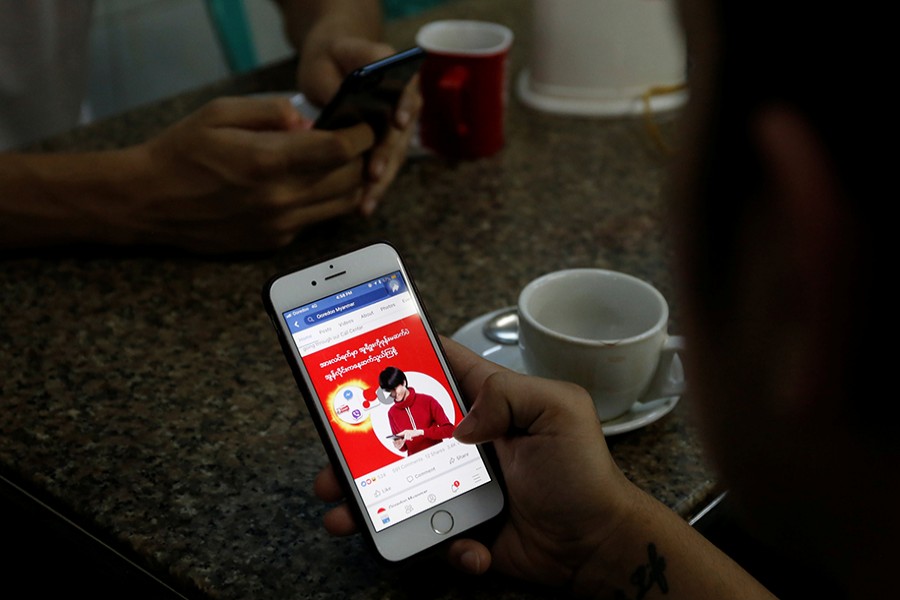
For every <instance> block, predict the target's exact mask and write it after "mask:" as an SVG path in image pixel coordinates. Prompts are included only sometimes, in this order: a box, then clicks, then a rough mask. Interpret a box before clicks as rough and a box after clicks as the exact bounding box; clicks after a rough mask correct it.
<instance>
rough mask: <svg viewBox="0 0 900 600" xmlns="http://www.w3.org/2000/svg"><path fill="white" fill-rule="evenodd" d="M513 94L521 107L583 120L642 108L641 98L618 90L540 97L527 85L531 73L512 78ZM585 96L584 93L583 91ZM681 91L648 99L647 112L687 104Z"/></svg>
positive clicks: (640, 111)
mask: <svg viewBox="0 0 900 600" xmlns="http://www.w3.org/2000/svg"><path fill="white" fill-rule="evenodd" d="M516 91H517V92H518V94H519V99H520V100H521V101H522V102H524V103H525V105H527V106H529V107H531V108H534V109H536V110H540V111H543V112H548V113H555V114H559V115H576V116H583V117H620V116H621V117H628V116H640V115H642V114H644V112H645V111H646V108H645V107H644V101H643V98H642V97H641V95H637V96H634V95H632V94H628V95H623V94H624V92H622V91H621V90H602V89H598V90H595V92H596V93H595V95H594V96H589V95H586V96H585V97H575V96H550V95H547V94H542V93H540V92H538V91H536V90H535V89H533V87H532V85H531V74H530V72H529V71H528V69H523V70H522V71H521V72H520V73H519V76H518V78H517V79H516ZM585 94H587V91H586V92H585ZM687 99H688V94H687V92H686V91H684V90H679V91H676V92H670V93H667V94H659V95H655V96H653V97H652V98H650V110H651V111H652V112H653V113H654V114H659V113H662V112H668V111H672V110H675V109H677V108H681V107H682V106H683V105H684V103H685V102H687Z"/></svg>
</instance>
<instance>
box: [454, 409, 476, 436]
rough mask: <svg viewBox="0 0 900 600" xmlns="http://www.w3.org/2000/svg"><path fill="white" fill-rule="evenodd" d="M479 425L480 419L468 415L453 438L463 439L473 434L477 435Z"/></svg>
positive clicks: (458, 426) (457, 427) (455, 431)
mask: <svg viewBox="0 0 900 600" xmlns="http://www.w3.org/2000/svg"><path fill="white" fill-rule="evenodd" d="M477 425H478V419H477V418H476V417H475V415H473V414H472V413H469V414H468V415H466V418H465V419H463V420H462V421H460V423H459V425H457V426H456V429H455V430H454V431H453V437H455V438H456V439H459V438H461V437H467V436H469V435H471V434H473V433H475V427H476V426H477Z"/></svg>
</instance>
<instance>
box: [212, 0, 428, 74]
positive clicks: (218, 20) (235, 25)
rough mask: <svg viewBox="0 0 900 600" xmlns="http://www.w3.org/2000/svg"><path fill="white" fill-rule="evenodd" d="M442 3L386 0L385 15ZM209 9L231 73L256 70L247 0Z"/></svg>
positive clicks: (217, 2)
mask: <svg viewBox="0 0 900 600" xmlns="http://www.w3.org/2000/svg"><path fill="white" fill-rule="evenodd" d="M443 2H446V0H383V7H384V15H385V18H387V19H397V18H400V17H405V16H408V15H411V14H415V13H417V12H420V11H423V10H425V9H427V8H431V7H432V6H437V5H438V4H442V3H443ZM206 10H207V12H209V18H210V20H211V21H212V24H213V30H214V31H215V34H216V38H217V39H218V40H219V46H221V48H222V52H223V53H224V54H225V62H226V63H228V68H229V69H231V72H232V73H243V72H245V71H252V70H253V69H255V68H256V67H257V66H258V65H259V61H258V60H257V58H256V45H255V44H254V42H253V32H252V31H251V30H250V21H249V20H248V19H247V11H246V9H245V8H244V0H206Z"/></svg>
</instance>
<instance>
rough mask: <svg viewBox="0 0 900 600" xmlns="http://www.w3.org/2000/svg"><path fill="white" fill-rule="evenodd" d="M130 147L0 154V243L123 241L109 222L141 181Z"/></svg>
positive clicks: (41, 244) (7, 246)
mask: <svg viewBox="0 0 900 600" xmlns="http://www.w3.org/2000/svg"><path fill="white" fill-rule="evenodd" d="M137 164H138V161H137V158H136V155H135V150H134V149H128V150H116V151H109V152H93V153H82V154H2V155H0V247H5V248H15V247H35V246H46V245H55V244H65V243H71V242H80V241H98V242H105V243H127V242H130V241H131V240H128V239H126V233H125V232H123V231H122V230H120V229H119V228H117V227H114V226H113V223H114V222H115V219H114V217H113V215H114V213H116V212H117V211H121V210H124V207H125V206H127V205H128V204H129V202H130V201H131V199H132V191H133V190H134V189H135V188H136V187H137V188H139V187H140V186H141V183H140V181H139V180H140V177H139V168H138V166H137Z"/></svg>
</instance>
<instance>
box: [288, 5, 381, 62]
mask: <svg viewBox="0 0 900 600" xmlns="http://www.w3.org/2000/svg"><path fill="white" fill-rule="evenodd" d="M277 1H278V4H279V6H280V7H281V13H282V16H283V19H284V29H285V33H286V34H287V37H288V39H289V40H290V42H291V44H292V45H293V46H294V48H296V49H297V50H298V51H301V50H302V49H303V47H304V44H305V43H306V42H307V40H308V37H309V35H310V32H312V31H313V30H315V31H314V36H315V37H316V38H324V39H327V38H334V37H337V36H350V37H360V38H364V39H368V40H372V41H378V40H380V39H381V35H382V26H381V24H382V12H381V2H380V1H379V0H277Z"/></svg>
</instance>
